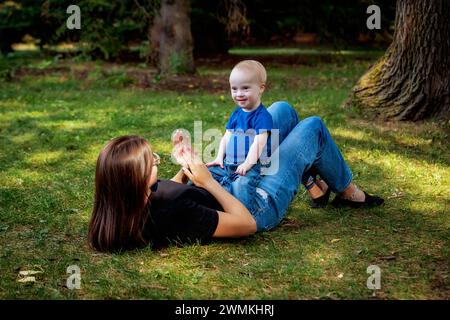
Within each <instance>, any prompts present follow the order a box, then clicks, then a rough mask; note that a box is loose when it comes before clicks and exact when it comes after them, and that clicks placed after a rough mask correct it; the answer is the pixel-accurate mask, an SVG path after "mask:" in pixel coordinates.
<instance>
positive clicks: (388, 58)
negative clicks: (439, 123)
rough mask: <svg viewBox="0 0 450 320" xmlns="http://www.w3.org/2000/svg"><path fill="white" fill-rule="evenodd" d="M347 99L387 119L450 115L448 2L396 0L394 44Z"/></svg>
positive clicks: (446, 116)
mask: <svg viewBox="0 0 450 320" xmlns="http://www.w3.org/2000/svg"><path fill="white" fill-rule="evenodd" d="M350 102H351V103H352V104H353V105H355V106H358V107H360V108H363V109H364V111H366V112H370V111H373V112H375V113H376V114H377V115H378V116H380V117H382V118H385V119H395V120H412V121H417V120H422V119H426V118H439V119H445V120H447V119H449V118H450V1H449V0H397V7H396V17H395V32H394V38H393V42H392V43H391V45H390V46H389V48H388V49H387V51H386V53H385V54H384V56H383V57H382V58H381V59H380V60H379V61H377V62H376V63H375V64H374V65H373V66H372V67H371V68H370V69H369V70H368V71H367V73H366V74H364V75H363V76H362V77H361V78H360V79H359V81H358V83H357V84H356V86H355V87H354V88H353V90H352V94H351V96H350Z"/></svg>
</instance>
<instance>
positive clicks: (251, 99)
mask: <svg viewBox="0 0 450 320" xmlns="http://www.w3.org/2000/svg"><path fill="white" fill-rule="evenodd" d="M230 89H231V97H232V98H233V101H234V102H235V103H236V104H237V105H238V106H240V107H241V108H243V109H245V110H247V111H250V110H253V109H254V108H256V107H258V106H259V104H260V103H261V95H262V93H263V92H264V89H265V85H264V84H263V83H259V82H258V81H257V77H256V75H255V74H254V72H251V71H247V70H241V69H233V71H231V74H230Z"/></svg>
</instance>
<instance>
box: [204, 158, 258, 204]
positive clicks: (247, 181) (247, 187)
mask: <svg viewBox="0 0 450 320" xmlns="http://www.w3.org/2000/svg"><path fill="white" fill-rule="evenodd" d="M238 166H239V165H238V164H231V163H224V168H221V167H220V166H213V167H209V168H208V169H209V171H210V172H211V174H212V176H213V178H214V179H215V180H216V181H217V182H219V183H220V185H221V186H222V187H223V188H224V189H225V190H227V191H228V192H229V193H231V194H232V195H234V196H235V197H236V198H237V199H238V200H239V201H240V202H242V204H243V205H244V206H245V207H246V208H247V209H248V210H249V211H250V212H252V210H254V209H255V208H254V201H253V200H254V198H255V196H256V187H257V186H258V184H259V182H260V181H261V173H260V171H261V164H260V163H259V162H258V163H256V164H255V165H254V166H253V167H252V168H251V169H250V170H249V171H247V173H246V174H245V176H240V175H238V174H237V173H236V169H237V167H238Z"/></svg>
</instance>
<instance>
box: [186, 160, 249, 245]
mask: <svg viewBox="0 0 450 320" xmlns="http://www.w3.org/2000/svg"><path fill="white" fill-rule="evenodd" d="M187 163H188V164H189V169H186V168H183V169H182V170H183V171H184V172H185V174H186V175H187V176H188V177H189V179H191V181H192V182H194V184H195V185H196V186H198V187H201V188H204V189H206V190H207V191H208V192H209V193H211V194H212V195H213V196H214V198H216V200H217V201H218V202H219V203H220V205H221V206H222V208H223V210H224V211H223V212H221V211H218V212H219V223H218V224H217V228H216V231H215V232H214V234H213V237H243V236H248V235H251V234H253V233H255V232H256V221H255V219H254V218H253V216H252V215H251V213H250V212H249V211H248V210H247V208H246V207H245V206H244V205H243V204H242V203H241V202H240V201H239V200H237V199H236V198H235V197H233V196H232V195H231V194H229V193H228V192H227V191H226V190H225V189H224V188H222V186H221V185H220V184H219V183H218V182H217V181H216V180H214V179H213V177H212V176H211V173H210V172H209V171H208V168H207V167H206V166H205V164H203V163H202V162H200V161H195V163H194V162H193V161H190V160H187Z"/></svg>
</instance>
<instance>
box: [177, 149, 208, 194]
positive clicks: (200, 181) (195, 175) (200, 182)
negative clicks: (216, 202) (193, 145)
mask: <svg viewBox="0 0 450 320" xmlns="http://www.w3.org/2000/svg"><path fill="white" fill-rule="evenodd" d="M183 158H184V161H185V162H186V163H187V166H188V167H187V168H184V167H183V168H182V170H183V172H184V174H185V175H186V176H187V177H188V178H189V179H190V180H191V181H192V182H193V183H194V184H195V185H196V186H197V187H201V188H205V187H206V185H207V184H208V183H209V182H211V181H213V180H214V179H213V177H212V175H211V172H209V170H208V168H207V167H206V165H205V164H204V163H203V162H202V160H201V159H200V158H199V157H198V156H196V155H195V154H193V153H184V154H183Z"/></svg>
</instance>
